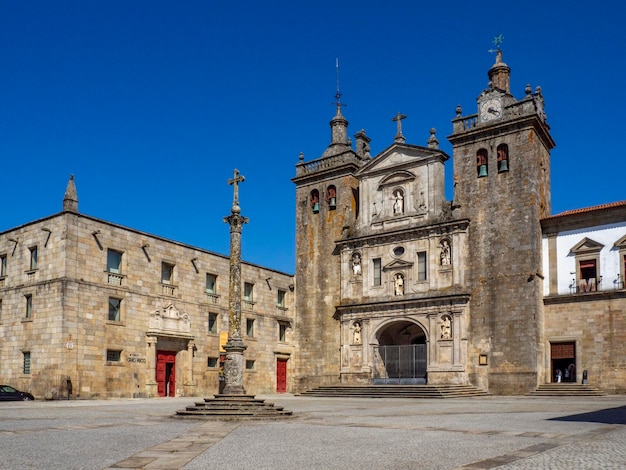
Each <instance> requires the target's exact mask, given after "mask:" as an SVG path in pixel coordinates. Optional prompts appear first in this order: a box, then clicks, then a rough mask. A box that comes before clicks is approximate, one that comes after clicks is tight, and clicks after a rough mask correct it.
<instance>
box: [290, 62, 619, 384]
mask: <svg viewBox="0 0 626 470" xmlns="http://www.w3.org/2000/svg"><path fill="white" fill-rule="evenodd" d="M488 76H489V85H488V87H487V88H486V89H485V90H483V91H482V92H481V93H480V94H479V96H478V98H477V109H476V112H472V113H470V114H467V115H464V114H463V110H462V109H461V108H460V107H458V108H457V110H456V117H454V118H453V119H452V133H451V134H450V135H449V136H448V139H449V141H450V142H451V144H452V147H453V155H452V157H450V156H449V155H447V154H445V153H444V152H443V151H441V150H439V148H438V147H439V146H438V140H437V137H436V136H435V130H434V129H433V130H431V136H430V138H429V139H428V141H427V143H426V145H425V146H418V145H411V144H408V143H406V139H405V138H404V136H403V134H402V128H401V120H402V118H403V117H405V116H402V115H400V114H399V115H398V116H397V117H396V118H394V120H396V121H397V122H398V132H397V134H396V136H395V139H394V142H393V143H392V144H391V145H390V146H389V147H387V148H386V149H384V150H383V151H382V152H380V154H378V155H376V156H371V155H370V153H369V142H370V141H369V138H368V137H367V135H366V134H365V132H364V131H360V132H359V133H357V134H356V135H355V136H354V138H355V146H354V147H355V148H354V149H353V148H352V145H351V142H350V140H349V138H348V133H347V126H348V122H347V120H346V118H345V117H344V116H343V114H342V107H341V103H340V102H339V101H338V102H337V110H336V115H335V116H334V118H333V119H332V120H331V122H330V127H331V143H330V145H329V146H328V148H327V149H326V151H325V152H324V153H323V155H322V156H321V157H320V158H318V159H316V160H313V161H308V162H305V161H304V159H301V161H300V162H299V163H298V165H297V166H296V176H295V177H294V178H293V182H294V183H295V184H296V206H297V209H296V224H297V227H298V230H297V231H296V233H297V235H296V237H297V240H296V284H297V285H298V293H297V297H296V324H297V325H298V328H297V330H296V341H297V348H298V354H297V363H296V373H297V376H296V377H295V378H294V379H295V380H294V387H295V389H296V390H305V389H310V388H313V387H316V386H321V385H330V384H336V383H342V384H372V383H374V384H420V383H430V384H472V385H474V386H477V387H479V388H482V389H484V390H488V391H490V392H492V393H496V394H523V393H528V392H530V391H532V390H534V389H536V388H537V387H538V386H539V385H541V384H543V383H549V382H553V381H554V380H556V373H557V371H561V373H564V371H565V369H568V370H569V373H571V374H572V376H571V377H570V380H571V381H577V382H581V381H582V380H583V375H585V377H587V374H588V373H589V374H591V375H592V376H593V377H594V383H595V384H596V385H599V386H601V387H602V388H604V389H606V390H614V391H616V390H622V391H624V390H626V382H625V381H624V378H625V377H624V376H623V373H624V367H625V363H624V362H623V360H624V359H626V356H625V355H624V353H623V351H622V350H621V346H618V343H619V344H623V341H624V340H626V336H625V335H624V334H623V333H622V332H623V331H624V330H623V329H621V328H620V327H619V325H621V322H622V321H623V320H624V318H625V315H626V310H625V308H626V303H625V302H624V294H625V292H624V284H623V282H622V281H620V279H623V275H624V273H623V271H624V266H623V265H624V264H625V263H626V258H624V257H623V256H624V255H623V254H619V253H622V251H620V250H623V244H624V239H622V238H620V237H624V236H626V211H625V208H626V206H625V205H624V204H617V205H615V207H613V208H612V210H613V212H612V213H611V214H612V218H607V216H605V215H602V214H604V212H603V210H601V209H597V208H589V209H587V210H584V211H582V212H584V213H585V214H586V217H585V218H584V222H577V223H574V222H571V220H572V218H576V217H579V215H576V214H574V215H572V214H569V215H568V214H565V215H562V216H551V203H550V150H551V149H552V148H553V147H554V145H555V143H554V141H553V139H552V137H551V135H550V127H549V125H548V123H547V119H546V114H545V112H544V98H543V94H542V91H541V88H540V87H537V88H536V89H534V90H533V89H531V87H530V86H527V87H526V89H525V90H524V96H523V97H522V98H520V99H517V98H515V97H514V96H513V95H512V93H511V90H510V68H509V67H508V65H507V64H505V63H504V62H503V60H502V54H501V52H500V51H498V52H497V55H496V61H495V63H494V65H493V66H492V67H491V68H490V70H489V71H488ZM450 158H452V159H453V165H454V166H453V168H454V188H453V189H454V197H453V199H452V200H446V197H445V194H444V163H445V162H446V161H447V160H448V159H450ZM594 214H595V215H594ZM566 220H567V221H570V222H568V223H565V222H563V221H566ZM609 223H614V224H617V226H616V227H612V232H611V236H612V238H611V240H606V239H605V238H604V237H603V238H602V242H600V241H598V240H597V239H598V238H599V237H596V238H594V239H593V240H596V241H593V242H592V241H589V240H592V238H591V237H589V240H587V241H584V240H583V238H584V237H582V238H581V239H580V240H577V242H573V243H572V246H571V247H569V251H567V250H565V248H564V246H565V245H564V246H561V245H559V248H558V249H557V248H556V247H555V243H556V240H557V238H558V237H557V235H556V234H554V233H552V231H553V230H554V228H555V227H558V229H559V230H561V228H562V227H563V226H565V227H568V224H569V225H572V227H574V226H576V227H577V226H578V225H580V226H584V227H585V228H584V229H585V230H594V229H593V228H592V227H595V229H597V230H599V231H600V232H601V233H605V232H604V231H603V228H604V225H606V224H609ZM577 224H578V225H577ZM564 230H565V231H566V232H567V230H566V229H564ZM548 232H549V234H548V235H547V233H548ZM568 233H569V232H568ZM563 236H564V235H563ZM555 237H557V238H555ZM613 238H614V239H613ZM558 239H559V240H560V238H558ZM578 242H579V244H580V246H579V244H577V243H578ZM601 249H604V250H605V251H607V253H608V254H611V255H612V256H608V254H607V256H608V259H607V260H606V261H605V262H602V265H601V263H600V260H601V259H604V258H603V257H602V256H601V255H600V254H599V253H600V251H601ZM593 250H595V252H596V258H597V260H598V262H597V266H596V268H597V269H594V270H591V269H590V268H589V267H588V265H589V264H590V262H591V261H589V260H587V258H588V256H587V258H585V260H586V261H581V262H580V263H582V264H580V263H579V264H578V265H573V264H572V263H571V262H569V261H571V258H572V257H573V256H576V253H579V252H580V253H583V254H585V255H587V254H588V253H589V252H590V251H593ZM596 258H594V259H596ZM585 263H586V264H585ZM557 265H558V266H567V267H566V268H561V269H560V271H563V269H570V270H571V272H574V273H578V274H577V275H576V276H575V279H574V281H572V280H571V279H569V278H568V279H562V277H567V276H564V274H563V272H561V273H560V276H561V277H559V279H560V281H559V282H561V284H562V285H563V284H564V283H569V284H568V286H569V285H573V286H574V287H575V288H574V289H570V288H569V287H568V288H567V289H565V288H563V287H561V290H560V291H559V290H558V289H557V287H556V286H557V285H558V284H557V281H556V280H555V278H556V277H557V271H559V269H557V268H556V266H557ZM620 265H621V268H620ZM594 266H595V265H594ZM601 267H602V269H605V270H606V274H603V273H601V272H600V269H601ZM581 270H582V271H581ZM606 276H609V277H611V278H612V279H611V281H612V282H611V284H608V283H606V281H605V279H606ZM620 276H621V277H620ZM598 279H603V281H602V283H603V284H602V288H600V287H598V286H599V284H598ZM613 281H614V282H613ZM580 286H583V288H581V287H580ZM608 290H610V293H607V291H608ZM603 296H604V297H606V298H604V297H603ZM583 299H584V301H583ZM557 312H558V313H557ZM591 312H594V313H593V316H594V317H597V318H596V320H595V321H594V323H593V324H594V328H593V329H592V330H591V331H587V328H586V324H585V322H588V323H587V325H589V324H590V323H589V321H590V320H589V314H590V313H591ZM609 318H610V319H609ZM592 337H593V338H595V339H592ZM605 337H610V338H611V341H610V345H609V344H604V340H603V339H599V338H605ZM616 338H619V340H617V339H616ZM598 342H599V343H601V344H598ZM320 346H321V347H320ZM599 349H601V350H602V354H601V355H598V352H599ZM601 356H603V357H604V358H603V359H600V357H601ZM608 363H610V364H612V366H611V367H609V366H607V364H608ZM618 363H619V365H618ZM586 380H587V379H586Z"/></svg>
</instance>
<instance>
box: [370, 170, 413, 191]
mask: <svg viewBox="0 0 626 470" xmlns="http://www.w3.org/2000/svg"><path fill="white" fill-rule="evenodd" d="M413 180H415V175H414V174H413V173H411V172H410V171H396V172H395V173H392V174H391V175H389V176H387V177H386V178H383V179H382V180H381V181H380V183H379V185H378V187H379V189H380V188H382V187H383V186H392V185H396V184H400V183H406V182H408V181H413Z"/></svg>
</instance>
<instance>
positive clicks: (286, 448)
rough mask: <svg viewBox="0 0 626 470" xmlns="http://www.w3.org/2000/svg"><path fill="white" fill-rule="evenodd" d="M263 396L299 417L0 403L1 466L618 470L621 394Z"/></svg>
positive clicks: (167, 406)
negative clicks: (237, 418) (229, 418)
mask: <svg viewBox="0 0 626 470" xmlns="http://www.w3.org/2000/svg"><path fill="white" fill-rule="evenodd" d="M262 398H266V399H267V400H268V401H272V402H274V403H276V404H277V405H282V406H285V407H286V408H287V409H290V410H292V411H294V412H295V416H294V417H293V418H289V419H283V420H280V421H242V422H221V421H213V420H197V419H187V418H185V419H181V418H174V417H173V415H174V412H175V411H176V410H178V409H183V408H184V407H185V406H186V405H191V404H192V403H193V402H194V401H195V400H194V399H193V398H159V399H132V400H131V399H128V400H124V399H122V400H85V401H81V400H77V401H75V400H71V401H52V402H46V401H35V402H26V403H22V402H12V403H0V468H2V469H20V470H21V469H46V470H48V469H52V468H63V469H66V470H67V469H94V470H101V469H128V468H138V469H186V470H197V469H220V470H235V469H242V470H243V469H247V470H249V469H255V470H256V469H258V470H261V469H299V470H302V469H309V468H310V469H383V468H386V469H417V468H419V469H461V468H462V469H491V468H501V469H508V470H510V469H528V470H530V469H532V470H536V469H560V468H563V469H624V468H626V397H623V396H612V397H600V398H598V397H593V398H590V397H578V398H576V397H567V398H563V397H541V398H540V397H493V396H492V397H482V398H468V399H465V398H464V399H448V400H439V399H430V400H424V399H393V400H389V399H362V398H315V397H294V396H291V395H274V396H262Z"/></svg>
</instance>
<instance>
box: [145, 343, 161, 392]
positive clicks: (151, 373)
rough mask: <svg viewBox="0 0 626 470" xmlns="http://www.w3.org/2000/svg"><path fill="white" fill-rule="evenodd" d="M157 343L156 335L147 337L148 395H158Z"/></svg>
mask: <svg viewBox="0 0 626 470" xmlns="http://www.w3.org/2000/svg"><path fill="white" fill-rule="evenodd" d="M156 344H157V338H156V337H155V336H147V337H146V368H147V372H148V380H147V381H146V395H147V396H148V397H156V396H157V395H158V389H157V385H158V384H157V381H156Z"/></svg>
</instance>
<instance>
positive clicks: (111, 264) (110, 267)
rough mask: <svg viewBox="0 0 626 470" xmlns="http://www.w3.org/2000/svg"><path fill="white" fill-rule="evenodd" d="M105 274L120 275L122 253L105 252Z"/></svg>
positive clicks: (114, 251) (109, 250)
mask: <svg viewBox="0 0 626 470" xmlns="http://www.w3.org/2000/svg"><path fill="white" fill-rule="evenodd" d="M107 272H110V273H113V274H121V272H122V253H121V252H119V251H116V250H111V249H108V250H107Z"/></svg>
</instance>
